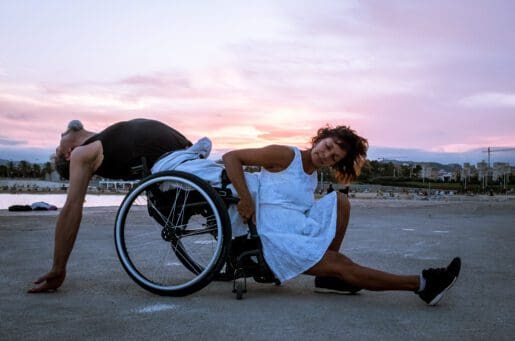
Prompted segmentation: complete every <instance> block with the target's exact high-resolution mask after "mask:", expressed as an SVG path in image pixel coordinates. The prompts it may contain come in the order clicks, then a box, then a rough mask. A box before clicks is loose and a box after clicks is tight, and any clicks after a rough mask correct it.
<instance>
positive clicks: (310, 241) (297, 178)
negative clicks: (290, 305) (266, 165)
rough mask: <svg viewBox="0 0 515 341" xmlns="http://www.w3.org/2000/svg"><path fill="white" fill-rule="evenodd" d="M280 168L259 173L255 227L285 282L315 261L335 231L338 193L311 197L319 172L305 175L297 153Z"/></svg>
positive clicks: (272, 266) (267, 256) (270, 262)
mask: <svg viewBox="0 0 515 341" xmlns="http://www.w3.org/2000/svg"><path fill="white" fill-rule="evenodd" d="M293 150H294V152H295V157H294V159H293V161H292V162H291V163H290V165H289V166H288V168H286V169H285V170H283V171H281V172H269V171H266V170H262V171H261V173H260V175H259V191H258V200H259V201H258V209H257V229H258V233H259V235H260V237H261V241H262V243H263V253H264V257H265V260H266V262H267V264H268V266H269V267H270V269H271V270H272V271H273V272H274V274H275V275H276V277H277V278H278V279H279V280H280V281H281V282H284V281H286V280H288V279H291V278H293V277H295V276H297V275H299V274H302V273H303V272H305V271H306V270H308V269H310V268H311V267H312V266H314V265H315V264H316V263H318V262H319V261H320V260H321V259H322V256H323V255H324V254H325V252H326V251H327V249H328V248H329V245H330V244H331V242H332V240H333V239H334V236H335V233H336V215H337V205H336V204H337V201H336V200H337V196H336V192H332V193H330V194H328V195H326V196H324V197H323V198H321V199H320V200H317V201H315V198H314V192H315V188H316V185H317V174H316V172H314V173H313V174H307V173H306V172H304V168H303V167H302V158H301V153H300V151H299V150H298V149H297V148H293Z"/></svg>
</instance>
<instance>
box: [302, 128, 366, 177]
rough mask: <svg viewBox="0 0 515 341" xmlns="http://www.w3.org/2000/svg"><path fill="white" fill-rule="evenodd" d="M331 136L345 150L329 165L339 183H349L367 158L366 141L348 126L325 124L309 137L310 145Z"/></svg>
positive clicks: (358, 172)
mask: <svg viewBox="0 0 515 341" xmlns="http://www.w3.org/2000/svg"><path fill="white" fill-rule="evenodd" d="M327 137H332V138H333V139H334V142H335V143H336V144H337V145H338V146H340V148H342V149H343V150H345V151H346V152H347V154H346V155H345V157H344V158H343V159H342V160H340V162H338V163H337V164H335V165H333V166H331V169H332V170H333V171H334V172H335V177H336V180H337V181H338V182H340V183H349V182H351V181H352V180H355V179H356V178H357V177H358V176H359V174H360V172H361V168H362V167H363V165H364V164H365V161H366V158H367V150H368V141H367V139H365V138H363V137H361V136H359V135H358V134H356V132H355V131H354V130H352V129H351V128H350V127H348V126H336V127H334V128H333V127H331V126H330V125H327V126H325V127H323V128H320V129H318V132H317V135H316V136H314V137H313V138H312V139H311V144H312V146H315V145H316V144H317V143H318V142H319V141H321V140H323V139H325V138H327Z"/></svg>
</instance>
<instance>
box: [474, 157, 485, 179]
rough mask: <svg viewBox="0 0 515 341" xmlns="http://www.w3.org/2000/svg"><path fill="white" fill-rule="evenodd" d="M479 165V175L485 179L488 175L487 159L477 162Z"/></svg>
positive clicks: (477, 165)
mask: <svg viewBox="0 0 515 341" xmlns="http://www.w3.org/2000/svg"><path fill="white" fill-rule="evenodd" d="M476 167H477V176H478V178H479V179H483V178H486V177H488V163H487V162H486V161H481V162H478V163H477V164H476Z"/></svg>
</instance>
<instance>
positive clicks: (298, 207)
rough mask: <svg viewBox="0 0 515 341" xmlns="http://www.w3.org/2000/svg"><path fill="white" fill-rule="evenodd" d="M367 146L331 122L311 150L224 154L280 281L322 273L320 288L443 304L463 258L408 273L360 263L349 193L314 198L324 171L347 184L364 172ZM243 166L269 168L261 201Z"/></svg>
mask: <svg viewBox="0 0 515 341" xmlns="http://www.w3.org/2000/svg"><path fill="white" fill-rule="evenodd" d="M367 149H368V142H367V140H366V139H364V138H363V137H361V136H359V135H357V134H356V132H355V131H354V130H352V129H350V128H349V127H346V126H337V127H334V128H333V127H329V126H327V127H323V128H321V129H319V130H318V132H317V134H316V136H314V137H313V138H312V147H311V148H309V149H306V150H299V149H297V148H295V147H289V146H280V145H271V146H267V147H264V148H257V149H240V150H235V151H231V152H228V153H227V154H225V155H224V156H223V161H224V164H225V169H226V172H227V175H228V177H229V179H230V180H231V182H232V185H233V186H234V188H235V189H236V191H237V193H238V196H239V198H240V202H239V204H238V206H237V209H238V212H239V214H240V215H241V217H242V218H243V220H244V221H248V220H249V219H253V220H255V221H257V228H258V233H259V234H260V237H261V240H262V244H263V254H264V257H265V260H266V261H267V264H268V265H269V267H270V269H271V270H272V271H273V272H274V274H275V275H276V277H277V278H278V279H279V280H280V281H281V282H282V281H286V280H288V279H291V278H293V277H295V276H297V275H299V274H307V275H313V276H316V277H315V291H318V292H336V293H349V292H351V293H354V292H357V291H359V290H361V289H367V290H376V291H379V290H406V291H412V292H416V293H417V294H418V295H419V296H420V298H422V299H423V300H424V301H425V302H426V303H427V304H431V305H434V304H437V303H438V302H439V301H440V299H441V298H442V296H443V294H444V293H445V291H446V290H447V289H449V288H450V287H451V286H452V284H453V283H454V281H455V280H456V279H457V277H458V274H459V271H460V263H461V262H460V259H459V258H455V259H453V261H452V262H451V263H450V264H449V265H448V266H447V267H446V268H439V269H426V270H424V271H423V272H422V273H421V274H420V275H409V276H403V275H395V274H390V273H386V272H383V271H379V270H375V269H371V268H367V267H364V266H361V265H359V264H357V263H354V262H353V261H352V260H351V259H350V258H348V257H347V256H345V255H343V254H342V253H340V247H341V244H342V241H343V238H344V236H345V232H346V229H347V225H348V222H349V216H350V204H349V200H348V198H347V197H346V196H345V195H343V194H342V193H337V192H332V193H330V194H328V195H326V196H325V197H323V198H322V199H320V200H318V201H315V199H314V191H315V188H316V184H317V175H316V171H317V169H319V168H321V167H331V168H332V169H333V170H334V171H335V175H336V178H337V180H338V181H340V182H342V183H348V182H350V181H351V180H353V179H355V178H356V177H357V176H358V175H359V173H360V169H361V167H362V165H363V164H364V162H365V160H366V155H367ZM244 166H261V167H262V171H261V173H260V175H259V189H258V194H257V196H258V199H257V200H258V202H257V206H256V203H255V202H254V198H253V195H251V191H250V190H249V188H248V186H247V183H246V181H245V175H244V171H243V167H244ZM252 192H253V193H254V190H253V191H252ZM254 197H255V195H254Z"/></svg>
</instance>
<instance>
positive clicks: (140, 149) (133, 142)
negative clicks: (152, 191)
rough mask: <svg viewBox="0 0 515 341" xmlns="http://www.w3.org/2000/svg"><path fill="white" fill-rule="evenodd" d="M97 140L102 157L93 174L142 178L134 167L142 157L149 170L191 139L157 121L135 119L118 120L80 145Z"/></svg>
mask: <svg viewBox="0 0 515 341" xmlns="http://www.w3.org/2000/svg"><path fill="white" fill-rule="evenodd" d="M94 141H100V142H101V143H102V148H103V151H104V159H103V161H102V164H101V165H100V167H99V168H98V169H97V170H96V172H95V174H96V175H99V176H101V177H104V178H110V179H124V180H132V179H137V178H140V177H141V174H137V173H135V172H134V167H137V166H141V165H142V160H143V159H142V158H144V159H145V162H146V166H147V167H148V168H149V169H150V168H151V167H152V165H153V164H154V163H155V162H156V161H157V160H158V159H159V157H160V156H161V155H163V154H165V153H166V152H170V151H174V150H179V149H185V148H188V147H190V146H191V142H190V141H189V140H188V139H187V138H186V137H184V135H182V134H181V133H180V132H178V131H177V130H175V129H173V128H171V127H169V126H167V125H166V124H163V123H161V122H159V121H154V120H147V119H135V120H131V121H126V122H118V123H115V124H113V125H111V126H109V127H107V128H106V129H105V130H103V131H102V132H100V133H98V134H95V135H93V136H92V137H90V138H89V139H87V140H86V141H85V142H84V143H83V144H82V145H87V144H90V143H92V142H94Z"/></svg>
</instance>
